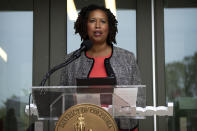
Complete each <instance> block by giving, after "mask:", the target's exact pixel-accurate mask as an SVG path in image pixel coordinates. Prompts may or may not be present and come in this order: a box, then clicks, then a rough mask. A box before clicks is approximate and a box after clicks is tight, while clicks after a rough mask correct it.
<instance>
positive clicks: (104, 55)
mask: <svg viewBox="0 0 197 131" xmlns="http://www.w3.org/2000/svg"><path fill="white" fill-rule="evenodd" d="M117 23H118V22H117V20H116V18H115V16H114V15H113V14H112V13H111V11H110V10H109V9H106V8H105V7H100V6H97V5H89V6H87V7H84V8H82V9H81V11H80V12H79V16H78V18H77V20H76V22H75V25H74V29H75V33H79V35H80V37H81V39H82V40H83V41H84V40H91V41H92V42H93V46H92V48H91V49H90V50H87V51H85V52H82V54H81V56H80V57H79V58H78V59H77V60H75V61H73V62H72V63H71V64H69V65H68V66H66V67H65V69H64V70H63V72H62V74H61V80H60V83H61V85H65V86H68V85H77V83H76V78H84V77H86V78H87V77H89V78H90V77H114V78H115V79H116V84H117V85H139V84H141V80H140V75H139V69H138V66H137V64H136V61H135V57H134V55H133V53H131V52H129V51H127V50H124V49H121V48H119V47H116V46H114V45H113V44H116V34H117V32H118V29H117ZM71 55H72V53H71V54H69V55H67V56H66V57H67V58H69V57H70V56H71ZM141 102H142V103H138V104H143V101H141ZM116 122H117V125H118V127H119V129H120V130H121V131H124V130H125V131H128V128H129V130H130V131H137V126H138V121H137V120H133V119H128V118H122V119H120V120H116Z"/></svg>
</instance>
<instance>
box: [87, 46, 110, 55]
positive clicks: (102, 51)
mask: <svg viewBox="0 0 197 131" xmlns="http://www.w3.org/2000/svg"><path fill="white" fill-rule="evenodd" d="M111 52H112V48H111V46H110V45H108V44H107V43H104V44H95V43H94V44H93V47H92V48H91V49H90V50H89V51H87V53H88V55H89V56H91V57H105V56H108V55H109V54H110V53H111Z"/></svg>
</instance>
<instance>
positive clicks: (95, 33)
mask: <svg viewBox="0 0 197 131" xmlns="http://www.w3.org/2000/svg"><path fill="white" fill-rule="evenodd" d="M101 35H102V32H101V31H94V36H96V37H99V36H101Z"/></svg>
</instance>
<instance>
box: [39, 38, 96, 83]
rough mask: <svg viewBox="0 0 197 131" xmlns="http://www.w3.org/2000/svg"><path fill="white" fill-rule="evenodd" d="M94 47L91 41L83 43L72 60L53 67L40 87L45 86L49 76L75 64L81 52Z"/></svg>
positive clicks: (69, 59)
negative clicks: (72, 63)
mask: <svg viewBox="0 0 197 131" xmlns="http://www.w3.org/2000/svg"><path fill="white" fill-rule="evenodd" d="M92 46H93V43H92V42H91V41H90V40H85V41H83V42H82V43H81V47H80V48H79V49H78V50H76V51H75V52H74V53H73V54H72V56H71V57H70V58H68V59H67V60H66V61H65V62H63V63H61V64H59V65H57V66H55V67H53V68H52V69H50V70H49V71H48V72H47V73H46V75H45V76H44V78H43V80H42V81H41V83H40V86H44V85H45V82H46V80H47V79H48V78H49V76H51V75H52V74H53V73H54V72H55V71H57V70H59V69H61V68H62V67H65V66H67V65H68V64H70V63H71V62H73V61H74V60H76V59H77V58H79V57H80V56H81V52H83V51H87V50H89V49H91V48H92Z"/></svg>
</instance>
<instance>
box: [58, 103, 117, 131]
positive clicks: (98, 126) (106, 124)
mask: <svg viewBox="0 0 197 131" xmlns="http://www.w3.org/2000/svg"><path fill="white" fill-rule="evenodd" d="M55 131H118V127H117V125H116V122H115V121H114V119H113V118H112V116H111V115H110V114H109V113H108V112H107V111H105V110H104V109H103V108H101V107H99V106H97V105H93V104H79V105H75V106H72V107H70V108H69V109H68V110H66V111H65V112H64V114H62V115H61V117H60V118H59V120H58V122H57V124H56V128H55Z"/></svg>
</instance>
